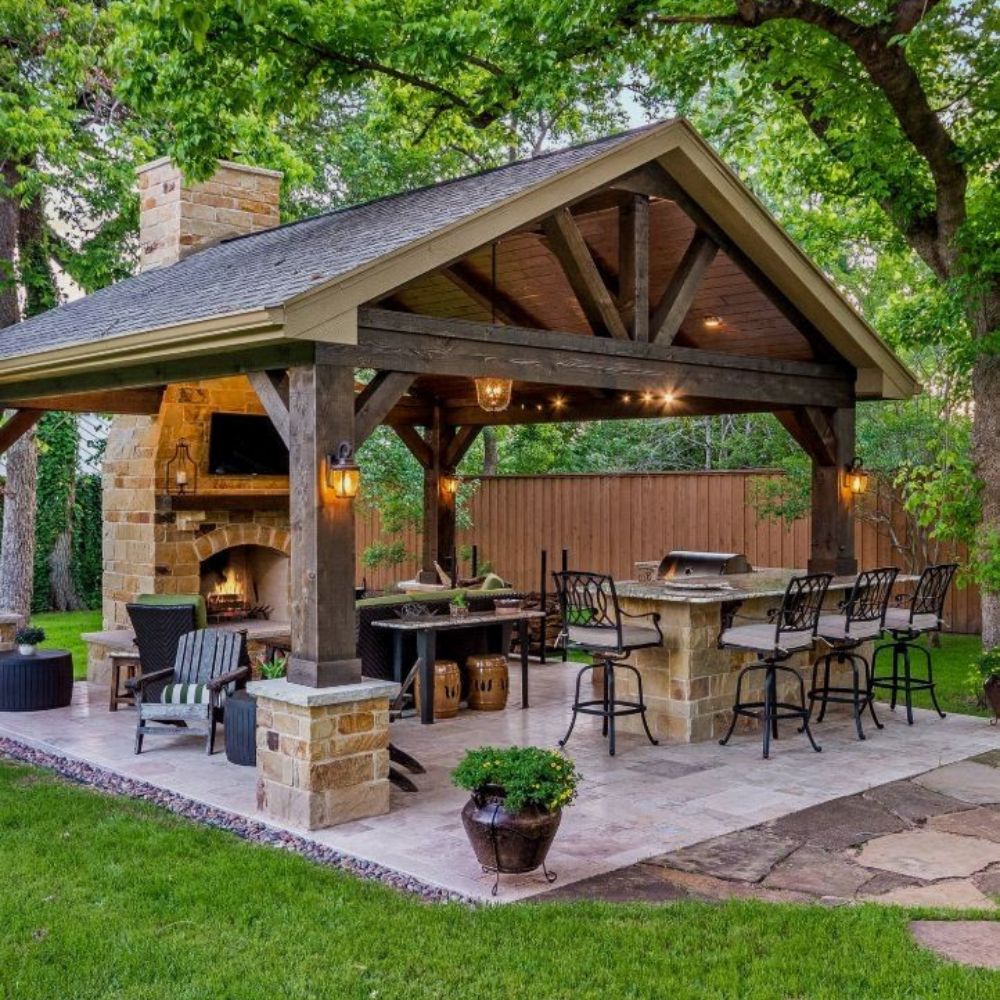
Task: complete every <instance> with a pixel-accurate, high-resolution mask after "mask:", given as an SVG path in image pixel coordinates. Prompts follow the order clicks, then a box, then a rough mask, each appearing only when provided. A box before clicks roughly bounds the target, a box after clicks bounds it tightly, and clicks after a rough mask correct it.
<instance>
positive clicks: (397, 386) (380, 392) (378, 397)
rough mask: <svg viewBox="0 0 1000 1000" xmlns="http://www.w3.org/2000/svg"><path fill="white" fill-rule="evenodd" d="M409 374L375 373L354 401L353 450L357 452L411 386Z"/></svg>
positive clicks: (411, 377) (410, 375) (414, 376)
mask: <svg viewBox="0 0 1000 1000" xmlns="http://www.w3.org/2000/svg"><path fill="white" fill-rule="evenodd" d="M415 378H416V375H413V374H411V373H409V372H390V371H380V372H376V374H375V377H374V378H373V379H372V380H371V381H370V382H369V383H368V384H367V385H366V386H365V387H364V389H362V390H361V392H360V393H359V394H358V395H357V396H356V397H355V399H354V448H355V450H357V449H358V448H360V447H361V445H362V444H364V443H365V441H367V440H368V438H369V437H371V435H372V432H373V431H374V430H375V428H376V427H378V425H379V424H381V423H383V422H384V421H385V419H386V418H387V417H388V416H389V413H390V412H391V411H392V409H393V407H394V406H395V405H396V404H397V403H398V402H399V400H400V399H401V398H402V397H403V395H404V394H405V393H406V390H407V389H409V388H410V386H411V385H412V384H413V380H414V379H415Z"/></svg>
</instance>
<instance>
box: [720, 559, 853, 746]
mask: <svg viewBox="0 0 1000 1000" xmlns="http://www.w3.org/2000/svg"><path fill="white" fill-rule="evenodd" d="M832 579H833V576H832V575H831V574H830V573H811V574H809V575H808V576H793V577H792V579H791V580H789V581H788V586H787V588H786V589H785V595H784V597H783V598H782V600H781V607H780V608H778V609H777V610H776V611H775V612H774V613H773V614H769V616H768V617H769V618H770V621H767V622H758V623H756V624H753V625H737V626H736V627H735V628H728V629H726V630H725V631H724V632H723V633H722V635H721V636H719V645H720V646H721V647H722V648H723V649H737V650H740V651H743V652H748V651H749V652H754V653H756V654H757V657H758V659H757V662H756V663H751V664H750V666H748V667H744V668H743V669H742V670H741V671H740V673H739V677H738V678H737V680H736V701H735V703H734V704H733V719H732V722H730V724H729V730H728V731H727V732H726V735H725V736H723V738H722V739H721V740H719V743H721V744H722V746H725V745H726V744H727V743H728V742H729V740H730V738H731V737H732V735H733V731H734V730H735V729H736V722H737V720H738V719H739V717H740V716H741V715H742V716H745V717H746V718H748V719H760V720H761V728H762V730H763V743H764V758H765V760H766V759H767V758H768V757H769V756H770V754H771V739H772V737H773V738H774V739H777V738H778V720H779V719H798V720H799V721H800V723H801V727H800V729H799V732H804V733H805V734H806V736H808V737H809V742H810V744H812V748H813V750H815V751H816V752H817V753H819V752H820V750H821V749H822V748H821V747H820V746H818V745H817V743H816V741H815V740H814V739H813V735H812V733H811V732H810V731H809V708H808V706H807V705H806V686H805V682H804V681H803V680H802V675H801V674H800V673H799V672H798V671H797V670H795V669H793V668H792V667H788V666H784V665H783V663H782V661H784V660H787V659H788V658H789V657H790V656H792V655H793V654H794V653H801V652H804V651H805V650H808V649H812V648H813V646H814V645H815V643H816V627H817V625H818V623H819V616H820V612H821V611H822V610H823V600H824V598H825V597H826V589H827V587H829V585H830V581H831V580H832ZM758 671H760V672H763V674H764V697H763V700H762V701H744V700H743V681H744V680H745V678H746V677H747V675H749V674H752V673H756V672H758ZM779 673H788V674H791V675H792V676H793V677H794V678H795V679H796V680H797V681H798V682H799V703H798V704H797V705H793V704H792V703H791V702H782V701H778V674H779Z"/></svg>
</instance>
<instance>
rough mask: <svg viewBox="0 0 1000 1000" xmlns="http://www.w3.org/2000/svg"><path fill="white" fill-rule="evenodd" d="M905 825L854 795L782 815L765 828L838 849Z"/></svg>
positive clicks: (805, 842)
mask: <svg viewBox="0 0 1000 1000" xmlns="http://www.w3.org/2000/svg"><path fill="white" fill-rule="evenodd" d="M908 825H909V824H907V823H905V822H904V821H903V820H901V819H900V818H899V817H898V816H894V815H893V814H892V813H890V812H889V810H888V809H885V808H883V807H882V806H881V805H880V804H879V803H878V802H869V801H868V800H866V799H863V798H861V797H859V796H855V797H852V798H848V799H835V800H834V801H832V802H824V803H823V804H822V805H818V806H812V807H811V808H809V809H802V810H800V811H799V812H795V813H790V814H789V815H787V816H782V818H781V819H778V820H775V821H774V822H773V823H770V824H769V825H768V829H769V830H770V831H771V832H772V833H774V834H776V835H777V836H779V837H788V838H791V839H795V840H798V841H800V842H801V843H804V844H810V845H812V846H813V847H825V848H828V849H830V850H838V849H840V848H844V847H853V846H854V845H855V844H860V843H863V842H864V841H865V840H868V839H869V838H871V837H874V836H876V835H878V834H885V833H898V832H899V831H900V830H905V829H907V827H908Z"/></svg>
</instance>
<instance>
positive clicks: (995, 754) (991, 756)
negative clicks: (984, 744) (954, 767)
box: [970, 750, 1000, 767]
mask: <svg viewBox="0 0 1000 1000" xmlns="http://www.w3.org/2000/svg"><path fill="white" fill-rule="evenodd" d="M970 759H971V760H974V761H976V763H977V764H986V765H988V766H989V767H1000V750H987V751H986V753H981V754H977V755H976V756H975V757H972V758H970Z"/></svg>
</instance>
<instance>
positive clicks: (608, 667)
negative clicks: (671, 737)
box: [552, 570, 663, 757]
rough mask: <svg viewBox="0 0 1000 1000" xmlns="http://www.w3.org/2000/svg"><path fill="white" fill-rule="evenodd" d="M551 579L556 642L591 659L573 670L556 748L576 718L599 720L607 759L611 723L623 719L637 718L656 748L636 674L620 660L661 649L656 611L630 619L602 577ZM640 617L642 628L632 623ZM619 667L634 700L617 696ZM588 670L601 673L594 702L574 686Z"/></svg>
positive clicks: (574, 574)
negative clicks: (630, 681) (631, 680)
mask: <svg viewBox="0 0 1000 1000" xmlns="http://www.w3.org/2000/svg"><path fill="white" fill-rule="evenodd" d="M552 576H553V578H554V579H555V583H556V592H557V594H558V595H559V607H560V611H561V614H562V621H563V629H562V636H561V639H562V642H563V643H564V644H565V645H566V646H567V647H568V648H570V649H578V650H580V651H582V652H585V653H588V654H589V655H590V656H591V657H592V658H593V662H591V663H588V664H587V665H586V666H585V667H583V668H582V669H581V670H579V671H578V672H577V675H576V689H575V695H574V698H573V718H572V719H571V720H570V724H569V729H568V730H567V731H566V735H565V736H564V737H563V738H562V739H561V740H560V741H559V745H560V746H565V745H566V743H567V742H568V740H569V738H570V735H571V734H572V732H573V727H574V726H575V725H576V719H577V716H578V715H580V714H583V715H597V716H600V718H601V720H602V724H601V731H602V733H603V735H604V736H605V737H606V738H607V740H608V753H609V754H610V755H611V756H612V757H613V756H614V754H615V720H616V719H617V718H619V717H620V716H623V715H638V716H639V717H640V719H641V720H642V728H643V729H644V730H645V733H646V736H647V737H648V739H649V742H650V743H652V744H653V745H654V746H655V745H657V742H658V741H657V740H655V739H653V734H652V733H651V732H650V730H649V724H648V722H647V721H646V702H645V699H644V698H643V693H642V675H641V674H640V673H639V671H638V670H636V668H635V667H634V666H632V665H631V664H629V663H623V662H621V661H622V660H624V659H626V658H627V657H628V656H629V655H631V653H632V652H633V651H634V650H636V649H648V648H650V647H653V646H662V645H663V633H662V632H661V631H660V625H659V621H660V616H659V615H658V614H656V613H652V614H648V615H630V614H628V612H626V611H622V609H621V605H620V604H619V602H618V593H617V591H616V590H615V582H614V580H613V579H612V578H611V577H610V576H608V575H606V574H604V573H590V572H583V571H572V570H563V571H562V572H560V573H553V574H552ZM626 619H629V621H626ZM642 619H646V620H647V621H648V624H633V623H632V621H633V620H635V621H639V620H642ZM619 669H621V670H628V671H631V672H632V674H633V675H634V676H635V679H636V687H637V695H636V699H635V700H632V699H628V698H619V697H618V695H617V693H616V690H615V683H616V678H615V671H616V670H619ZM593 670H600V671H602V673H603V678H602V679H603V681H604V691H603V694H602V696H601V697H600V698H592V699H585V698H583V697H582V696H581V693H580V684H581V681H582V679H583V676H584V674H586V673H588V672H590V671H593Z"/></svg>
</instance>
